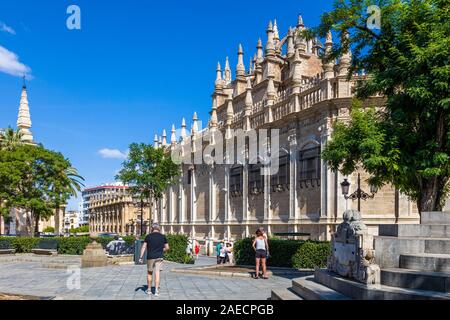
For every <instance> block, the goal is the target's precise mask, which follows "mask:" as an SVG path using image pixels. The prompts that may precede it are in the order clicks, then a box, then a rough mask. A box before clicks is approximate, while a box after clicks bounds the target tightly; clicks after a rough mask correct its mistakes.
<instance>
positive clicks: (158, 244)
mask: <svg viewBox="0 0 450 320" xmlns="http://www.w3.org/2000/svg"><path fill="white" fill-rule="evenodd" d="M145 249H147V283H148V289H147V291H146V292H145V293H147V294H151V293H152V290H151V288H152V275H153V273H154V274H155V297H157V296H158V295H159V282H160V277H159V272H160V271H161V265H162V263H163V260H164V252H166V251H168V250H169V249H170V248H169V244H168V243H167V238H166V236H165V235H163V234H161V233H160V227H159V224H157V223H154V224H152V232H151V233H150V234H149V235H148V236H146V237H145V240H144V244H143V245H142V248H141V255H140V259H139V262H141V263H142V262H143V256H144V253H145Z"/></svg>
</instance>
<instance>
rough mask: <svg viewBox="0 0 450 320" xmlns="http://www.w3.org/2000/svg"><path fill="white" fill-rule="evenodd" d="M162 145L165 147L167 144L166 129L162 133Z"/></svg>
mask: <svg viewBox="0 0 450 320" xmlns="http://www.w3.org/2000/svg"><path fill="white" fill-rule="evenodd" d="M162 145H163V146H164V147H165V146H167V134H166V129H164V130H163V133H162Z"/></svg>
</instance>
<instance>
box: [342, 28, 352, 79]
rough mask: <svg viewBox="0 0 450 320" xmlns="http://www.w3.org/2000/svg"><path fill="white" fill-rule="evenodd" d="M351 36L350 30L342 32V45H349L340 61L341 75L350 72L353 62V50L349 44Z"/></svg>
mask: <svg viewBox="0 0 450 320" xmlns="http://www.w3.org/2000/svg"><path fill="white" fill-rule="evenodd" d="M349 38H350V35H349V34H348V32H344V33H343V34H342V45H343V46H347V47H348V50H347V51H345V52H343V53H342V55H341V57H340V61H339V75H340V76H344V75H345V76H346V75H347V74H348V69H349V68H350V64H351V62H352V52H351V50H350V44H349Z"/></svg>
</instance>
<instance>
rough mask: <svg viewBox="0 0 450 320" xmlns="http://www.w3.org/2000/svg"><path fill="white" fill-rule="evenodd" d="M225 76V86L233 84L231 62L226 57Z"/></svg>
mask: <svg viewBox="0 0 450 320" xmlns="http://www.w3.org/2000/svg"><path fill="white" fill-rule="evenodd" d="M224 72H225V75H224V78H225V79H224V80H225V84H229V83H230V82H231V69H230V62H229V61H228V57H226V59H225V70H224Z"/></svg>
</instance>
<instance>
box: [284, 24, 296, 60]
mask: <svg viewBox="0 0 450 320" xmlns="http://www.w3.org/2000/svg"><path fill="white" fill-rule="evenodd" d="M293 55H294V30H292V28H291V27H289V31H288V38H287V49H286V56H287V57H288V58H290V57H292V56H293Z"/></svg>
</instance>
